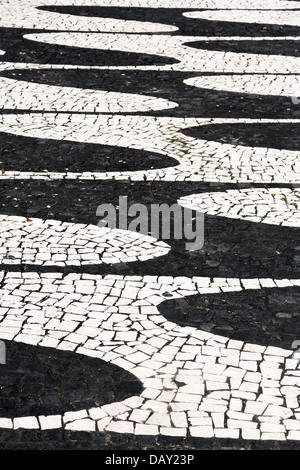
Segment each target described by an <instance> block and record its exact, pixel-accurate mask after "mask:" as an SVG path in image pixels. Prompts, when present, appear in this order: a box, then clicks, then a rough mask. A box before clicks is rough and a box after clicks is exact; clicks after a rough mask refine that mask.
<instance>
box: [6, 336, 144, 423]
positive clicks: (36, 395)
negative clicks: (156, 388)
mask: <svg viewBox="0 0 300 470" xmlns="http://www.w3.org/2000/svg"><path fill="white" fill-rule="evenodd" d="M5 346H6V364H4V365H1V366H0V417H7V418H12V417H17V416H31V415H34V416H36V415H39V414H45V415H49V414H61V413H64V412H67V411H76V410H81V409H88V408H91V407H95V406H101V405H104V404H107V403H111V402H114V401H120V400H124V399H125V398H128V397H130V396H133V395H136V394H140V393H141V391H142V390H143V387H142V385H141V382H140V381H139V380H138V379H137V378H136V377H135V376H134V375H132V374H131V373H130V372H127V371H125V370H124V369H121V368H120V367H117V366H115V365H112V364H108V363H107V362H104V361H102V360H100V359H96V358H91V357H88V356H83V355H82V354H76V353H74V352H69V351H63V350H59V349H53V348H47V347H41V346H31V345H29V344H23V343H17V342H14V341H7V340H5Z"/></svg>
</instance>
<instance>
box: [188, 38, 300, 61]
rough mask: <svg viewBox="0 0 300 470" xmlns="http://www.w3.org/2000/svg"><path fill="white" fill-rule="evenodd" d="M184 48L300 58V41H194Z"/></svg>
mask: <svg viewBox="0 0 300 470" xmlns="http://www.w3.org/2000/svg"><path fill="white" fill-rule="evenodd" d="M185 46H188V47H192V48H195V49H203V50H208V51H221V52H235V53H243V54H266V55H281V56H293V57H300V41H299V40H295V41H289V40H282V41H280V40H278V41H277V40H274V41H268V40H267V39H266V40H264V41H255V40H253V41H232V40H228V41H194V42H186V43H185Z"/></svg>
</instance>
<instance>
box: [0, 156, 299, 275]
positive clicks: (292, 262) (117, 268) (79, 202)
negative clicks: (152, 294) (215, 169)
mask: <svg viewBox="0 0 300 470" xmlns="http://www.w3.org/2000/svg"><path fill="white" fill-rule="evenodd" d="M199 158H201V157H199ZM250 186H251V185H250ZM278 186H279V185H277V184H274V185H265V184H262V185H255V187H262V188H265V187H269V189H272V187H278ZM284 187H288V188H290V187H291V185H285V186H284ZM238 188H240V189H245V188H249V185H247V184H245V185H236V184H232V185H230V184H223V185H222V184H217V183H214V184H213V183H201V182H190V183H188V182H187V183H183V182H158V181H152V182H147V181H145V182H138V181H134V182H133V181H132V182H130V181H128V182H124V181H123V182H118V181H99V180H98V181H89V180H77V181H70V180H58V181H44V180H34V181H30V180H14V181H13V180H2V182H1V188H0V214H7V215H15V216H25V217H29V218H33V217H38V218H41V219H43V220H46V219H57V220H61V221H65V222H73V223H84V224H94V225H97V224H98V223H99V217H97V216H96V210H97V207H98V206H99V204H103V203H110V204H113V206H114V207H118V205H119V196H127V197H128V205H130V204H132V203H135V202H136V203H141V204H145V205H146V206H147V207H148V208H149V206H150V204H163V203H166V204H168V205H169V206H171V205H172V204H174V203H176V202H177V200H178V199H179V198H181V197H183V196H185V195H186V196H187V195H190V194H197V193H199V194H201V193H203V192H211V191H224V190H229V189H238ZM148 210H149V209H148ZM171 235H173V231H172V230H171ZM299 240H300V229H299V228H297V227H281V226H277V225H268V224H261V223H253V222H250V221H246V220H238V219H230V218H225V217H216V216H210V215H205V218H204V246H203V247H202V248H201V249H200V250H198V251H187V249H186V246H185V244H186V242H187V241H188V240H186V239H184V237H183V240H174V239H173V237H172V236H171V239H170V240H169V239H164V240H163V241H165V242H166V243H167V244H169V245H170V246H171V250H170V251H169V252H168V253H167V254H166V255H165V256H161V257H159V258H155V259H151V260H148V261H143V262H130V263H120V264H117V265H105V264H96V265H91V266H68V267H66V268H59V267H55V270H59V271H61V272H63V273H69V272H82V273H90V274H101V275H102V274H120V275H139V276H144V275H154V276H158V275H167V276H188V277H192V276H205V277H235V278H259V277H262V278H272V279H286V278H291V279H298V278H299V273H300V251H299V250H300V242H299ZM1 268H2V269H5V270H22V271H24V272H26V271H32V270H33V271H38V272H44V271H46V272H47V269H48V270H49V271H52V270H53V269H54V267H53V266H52V267H51V266H49V267H47V266H45V267H41V266H34V265H33V266H30V265H25V266H13V265H9V266H1Z"/></svg>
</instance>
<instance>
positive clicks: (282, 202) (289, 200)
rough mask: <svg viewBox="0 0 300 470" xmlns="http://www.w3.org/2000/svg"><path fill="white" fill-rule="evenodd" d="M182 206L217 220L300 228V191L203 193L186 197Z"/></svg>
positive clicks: (269, 190) (180, 203)
mask: <svg viewBox="0 0 300 470" xmlns="http://www.w3.org/2000/svg"><path fill="white" fill-rule="evenodd" d="M178 204H179V205H180V206H183V207H187V208H189V209H194V210H197V211H199V212H202V213H204V214H209V215H215V216H217V217H228V218H230V219H242V220H249V221H251V222H258V223H263V224H272V225H282V226H288V227H300V190H298V189H294V190H291V189H286V188H271V189H236V190H228V191H224V192H211V193H201V194H193V195H190V196H184V197H182V198H180V199H179V201H178Z"/></svg>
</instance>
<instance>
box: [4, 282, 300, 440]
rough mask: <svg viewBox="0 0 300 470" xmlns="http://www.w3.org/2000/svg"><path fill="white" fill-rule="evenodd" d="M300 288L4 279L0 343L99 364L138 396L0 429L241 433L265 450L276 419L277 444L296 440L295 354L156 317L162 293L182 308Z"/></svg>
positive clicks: (298, 388)
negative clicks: (139, 386) (123, 375)
mask: <svg viewBox="0 0 300 470" xmlns="http://www.w3.org/2000/svg"><path fill="white" fill-rule="evenodd" d="M299 285H300V281H299V280H289V279H284V280H273V279H229V278H227V279H226V278H213V279H211V278H205V277H194V278H186V277H174V278H173V277H171V276H169V277H157V276H147V277H145V278H143V277H142V276H141V277H139V278H137V277H136V276H135V277H133V278H130V276H126V277H122V276H104V277H102V276H92V275H89V276H85V275H84V274H69V275H66V276H64V277H63V275H62V274H58V273H45V274H41V275H39V274H36V273H7V274H6V275H4V274H2V282H1V290H0V295H1V311H0V317H1V321H0V337H1V338H3V339H13V340H14V341H17V342H21V343H27V344H32V345H38V346H44V347H54V348H56V349H57V350H69V351H73V352H74V354H76V353H78V354H84V355H87V356H90V357H94V358H99V359H102V360H104V361H106V362H110V363H112V364H115V365H117V366H119V367H121V368H123V369H125V370H128V371H129V372H130V373H132V374H134V375H135V376H136V377H137V378H139V379H140V380H141V381H142V383H143V386H144V391H143V392H142V393H141V395H140V396H135V397H131V398H129V399H126V400H123V401H122V402H115V403H111V404H109V405H103V406H99V407H97V406H95V407H94V408H92V409H82V410H79V411H76V412H66V413H64V414H62V415H60V414H56V415H52V416H51V415H50V416H34V415H33V416H27V417H16V418H13V419H11V418H9V417H8V418H4V419H3V418H2V419H1V420H0V427H7V428H13V429H17V428H41V429H51V428H62V427H63V428H65V429H69V430H84V431H90V432H92V431H96V430H98V431H112V432H120V433H122V432H126V433H130V434H133V433H135V434H150V435H158V434H164V435H179V436H186V435H187V434H188V433H189V434H190V435H192V436H194V437H214V436H215V437H228V438H232V439H235V438H239V437H240V432H239V430H240V429H242V433H243V438H246V437H247V436H248V438H249V432H250V433H252V438H255V439H261V440H264V439H269V438H270V436H269V435H268V426H267V425H266V423H269V426H270V425H271V426H274V420H275V419H278V417H280V418H281V425H280V427H281V433H280V434H281V436H280V437H279V436H277V438H281V439H286V438H288V439H295V438H298V439H299V431H300V420H299V413H298V409H299V404H298V396H299V394H300V382H299V376H298V371H297V370H296V369H299V360H298V359H297V357H295V356H294V355H293V350H292V349H291V350H286V349H282V348H276V347H271V346H258V345H254V344H250V343H244V342H243V341H235V340H230V339H229V338H227V337H225V336H219V335H214V334H212V333H209V332H207V331H202V330H200V329H197V328H194V327H181V326H178V325H177V324H176V323H173V322H170V321H167V320H166V319H165V318H164V317H163V316H162V315H160V313H159V311H158V309H157V306H158V305H159V304H160V303H161V302H163V301H164V300H166V297H165V293H166V292H168V294H169V295H170V296H171V297H172V298H182V297H185V296H189V295H196V294H206V295H207V294H208V295H209V294H212V295H216V294H217V293H219V294H222V292H237V291H241V290H243V289H246V290H247V289H254V290H255V289H262V288H265V287H267V288H272V287H274V288H276V287H282V288H283V287H293V286H299ZM66 292H69V294H66ZM30 294H33V295H34V298H35V308H34V309H32V303H31V302H32V296H31V295H30ZM70 317H72V320H70ZM12 319H13V321H12ZM76 319H77V320H76ZM270 381H271V384H272V387H273V388H272V393H271V394H270V393H269V392H270V388H269V385H270ZM166 389H167V391H166ZM237 399H238V400H243V402H244V409H243V411H242V412H241V413H236V412H235V411H234V409H233V403H234V402H236V401H237ZM215 413H219V415H218V416H216V415H215ZM225 417H226V420H225ZM203 418H205V419H203ZM217 418H218V419H217ZM234 423H235V426H233V424H234ZM250 423H251V424H250ZM270 423H272V424H270ZM247 431H248V434H247ZM273 432H275V431H273Z"/></svg>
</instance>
